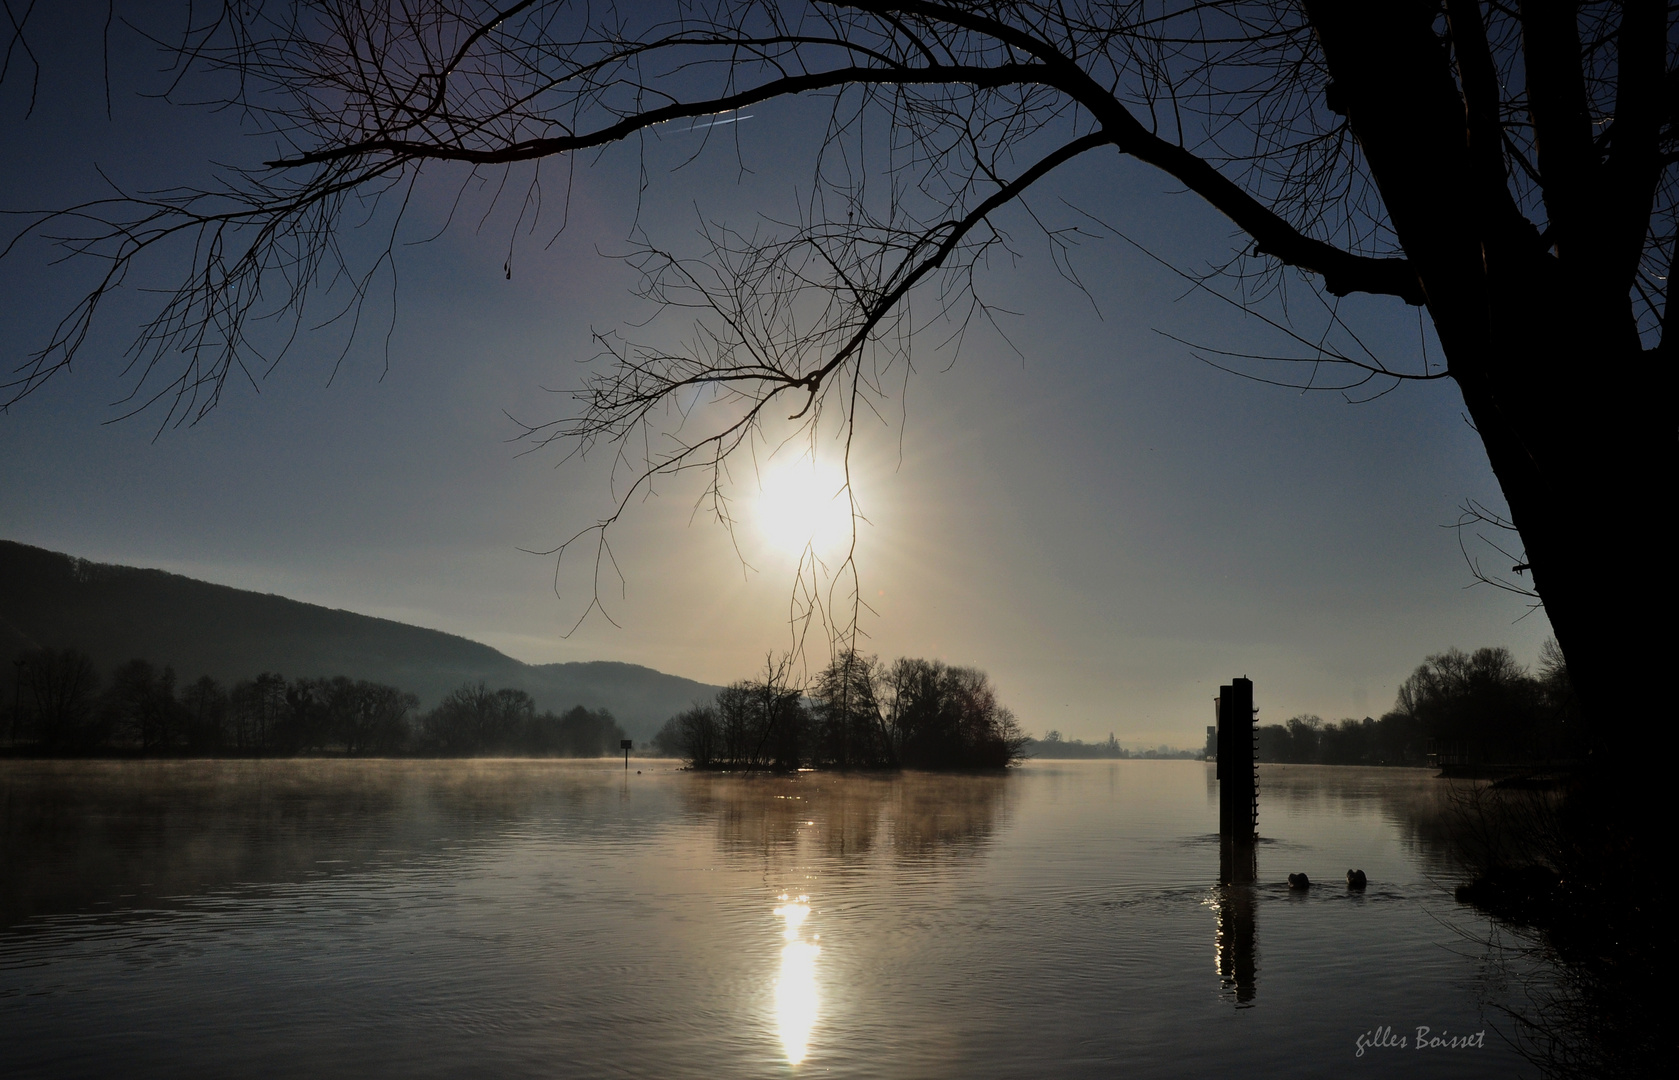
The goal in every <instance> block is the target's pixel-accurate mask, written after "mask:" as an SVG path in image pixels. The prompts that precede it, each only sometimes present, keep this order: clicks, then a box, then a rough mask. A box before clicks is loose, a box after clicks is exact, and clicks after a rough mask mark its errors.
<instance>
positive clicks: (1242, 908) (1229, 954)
mask: <svg viewBox="0 0 1679 1080" xmlns="http://www.w3.org/2000/svg"><path fill="white" fill-rule="evenodd" d="M1257 871H1258V866H1257V859H1256V857H1255V852H1254V847H1253V845H1252V844H1244V843H1242V842H1241V841H1239V840H1232V839H1229V838H1225V839H1223V840H1221V841H1220V843H1219V889H1218V975H1219V982H1220V983H1221V984H1222V985H1223V987H1224V989H1225V991H1226V992H1229V991H1231V990H1234V991H1235V993H1236V1007H1237V1008H1245V1007H1248V1006H1251V1005H1252V1004H1253V999H1254V993H1255V989H1256V980H1255V972H1256V968H1257V965H1256V964H1255V962H1254V939H1255V936H1256V930H1255V927H1254V895H1253V883H1254V881H1255V879H1256V878H1257V877H1258V873H1257Z"/></svg>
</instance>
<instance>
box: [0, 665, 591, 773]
mask: <svg viewBox="0 0 1679 1080" xmlns="http://www.w3.org/2000/svg"><path fill="white" fill-rule="evenodd" d="M13 671H14V675H15V678H14V683H13V687H12V695H11V700H10V701H8V702H5V703H4V706H3V707H4V708H5V710H6V712H7V714H8V715H7V716H6V723H5V724H4V726H3V727H0V733H3V734H4V736H5V737H7V738H8V739H9V741H10V744H11V746H12V747H13V748H14V750H28V751H33V752H37V753H49V754H99V753H125V754H133V753H137V754H207V755H215V754H229V755H288V754H345V755H399V754H411V755H421V756H439V757H466V756H472V755H483V754H506V755H514V756H533V757H599V756H601V755H602V754H608V753H612V752H614V751H616V750H617V749H618V746H619V740H621V739H623V738H624V732H623V729H622V728H621V727H619V725H618V722H617V720H615V719H614V718H613V716H612V714H611V713H610V712H608V711H607V710H605V709H599V710H590V709H586V708H584V707H583V706H581V705H579V706H576V707H574V708H572V709H571V710H570V711H568V712H566V713H563V714H556V713H553V712H551V711H544V712H538V711H537V709H536V703H535V701H534V700H533V699H532V698H531V696H530V695H529V694H528V693H526V692H525V691H523V690H516V689H511V688H503V689H499V690H492V689H490V688H489V687H488V686H486V685H485V684H484V683H482V682H479V683H466V684H463V685H462V686H460V687H459V688H457V689H456V690H454V691H452V692H451V693H449V694H448V695H447V696H445V697H444V698H443V700H442V701H441V702H439V703H438V704H437V706H436V707H435V708H433V709H431V710H429V711H425V712H422V711H421V710H420V700H419V698H418V697H416V696H415V695H414V694H411V693H408V692H407V691H404V690H402V689H400V688H398V687H395V686H388V685H385V684H383V683H375V682H369V681H367V680H365V679H351V678H349V677H348V676H344V675H335V676H330V677H324V678H301V677H300V678H291V679H288V678H286V677H285V676H283V675H279V674H275V673H273V672H263V673H262V674H259V675H256V676H253V677H251V678H247V679H241V680H239V681H237V682H235V683H234V684H233V685H232V686H225V685H223V684H222V683H221V682H219V681H217V680H216V679H213V678H211V677H210V676H208V675H204V676H201V677H200V678H199V679H197V680H196V681H194V682H191V683H187V684H186V685H184V686H183V685H180V683H179V680H178V679H177V676H176V674H175V669H174V668H173V667H171V666H169V665H167V664H165V665H162V666H159V665H157V664H154V663H152V662H151V661H148V660H142V659H135V660H129V661H127V662H126V663H123V664H120V665H118V666H117V667H116V668H115V669H114V670H113V671H112V672H111V673H110V676H109V677H108V678H104V679H102V678H101V677H100V674H99V672H98V670H97V668H96V667H95V666H94V663H93V660H92V659H91V658H90V657H89V656H88V655H87V654H86V653H85V652H82V651H81V650H79V649H74V648H62V649H57V648H43V649H35V650H31V651H29V652H25V653H23V654H21V655H19V656H18V657H17V658H16V659H15V660H14V661H13Z"/></svg>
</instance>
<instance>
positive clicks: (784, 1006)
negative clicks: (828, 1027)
mask: <svg viewBox="0 0 1679 1080" xmlns="http://www.w3.org/2000/svg"><path fill="white" fill-rule="evenodd" d="M780 900H781V906H780V907H777V908H776V909H775V914H776V917H777V918H779V919H781V920H782V923H783V925H782V930H781V936H782V939H783V940H784V941H785V942H786V944H785V945H783V946H782V947H781V972H780V974H779V975H778V976H777V977H776V980H775V1018H776V1024H777V1026H778V1027H779V1028H780V1029H781V1048H782V1050H784V1051H785V1052H786V1054H787V1061H788V1062H789V1063H790V1064H793V1065H797V1064H799V1062H801V1061H803V1060H804V1059H805V1049H806V1047H808V1046H809V1045H810V1032H811V1029H812V1028H814V1027H815V1026H816V1006H817V997H816V957H817V954H819V953H820V952H821V951H822V947H821V946H819V945H817V944H815V939H812V940H811V941H805V940H803V939H802V938H801V937H800V936H799V934H800V928H801V927H803V926H804V922H805V920H806V919H808V918H809V917H810V897H808V896H797V897H789V896H788V895H787V894H786V893H783V894H782V895H781V897H780Z"/></svg>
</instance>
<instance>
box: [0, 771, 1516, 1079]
mask: <svg viewBox="0 0 1679 1080" xmlns="http://www.w3.org/2000/svg"><path fill="white" fill-rule="evenodd" d="M631 766H632V767H631V769H630V771H628V772H627V773H626V772H625V771H624V769H623V766H622V763H621V762H548V761H471V762H445V761H314V762H305V761H260V762H249V761H239V762H233V761H220V762H75V763H67V762H26V761H11V762H0V1074H3V1075H5V1076H8V1077H75V1076H86V1077H113V1076H123V1077H165V1076H167V1077H183V1076H229V1077H232V1076H239V1077H245V1076H310V1077H317V1076H326V1077H336V1076H342V1077H384V1076H396V1077H402V1078H405V1080H408V1078H420V1077H443V1076H449V1077H456V1076H458V1077H526V1076H529V1077H545V1078H552V1077H568V1078H569V1077H619V1076H623V1077H657V1078H666V1077H708V1078H712V1077H796V1076H802V1075H809V1076H813V1077H814V1076H821V1077H870V1078H897V1077H905V1078H920V1077H929V1078H932V1077H962V1078H970V1077H1027V1076H1056V1077H1086V1076H1088V1077H1120V1076H1124V1077H1153V1076H1161V1077H1168V1076H1172V1077H1175V1076H1186V1077H1188V1076H1194V1077H1221V1076H1230V1077H1234V1076H1279V1077H1280V1076H1284V1075H1287V1076H1330V1075H1334V1076H1337V1077H1345V1076H1348V1075H1353V1076H1362V1075H1371V1076H1378V1075H1379V1076H1396V1075H1404V1076H1440V1077H1448V1076H1451V1077H1457V1076H1462V1077H1469V1076H1502V1075H1530V1074H1531V1071H1532V1070H1530V1069H1529V1068H1528V1067H1527V1065H1526V1063H1525V1062H1524V1060H1523V1059H1522V1058H1521V1057H1520V1056H1519V1055H1518V1054H1517V1053H1516V1052H1515V1051H1514V1050H1513V1049H1512V1048H1511V1046H1510V1044H1509V1043H1508V1042H1507V1041H1506V1038H1505V1036H1506V1035H1509V1034H1510V1033H1511V1031H1512V1028H1513V1027H1514V1026H1516V1025H1515V1022H1514V1021H1513V1020H1512V1019H1511V1017H1510V1014H1509V1012H1508V1010H1511V1009H1515V1010H1516V1011H1517V1012H1519V1011H1520V1008H1521V1005H1522V1000H1523V995H1524V993H1525V992H1526V991H1527V989H1528V988H1530V987H1531V984H1532V980H1533V979H1534V978H1542V977H1543V972H1538V973H1537V974H1536V973H1535V972H1534V971H1532V970H1524V969H1520V968H1519V965H1520V963H1521V960H1520V958H1519V957H1516V958H1512V954H1510V953H1509V952H1508V951H1507V950H1501V949H1499V948H1496V947H1492V946H1489V944H1488V942H1489V940H1494V939H1496V937H1497V934H1496V931H1495V930H1494V928H1492V927H1491V926H1490V925H1489V923H1488V922H1487V920H1486V919H1485V918H1484V917H1481V916H1478V915H1477V914H1476V913H1475V912H1474V911H1473V910H1472V909H1470V908H1467V907H1464V906H1462V905H1459V904H1458V903H1456V902H1455V901H1454V900H1453V899H1452V886H1453V885H1454V884H1456V882H1457V881H1458V875H1457V872H1456V871H1455V869H1454V868H1453V866H1452V865H1451V863H1450V862H1449V861H1448V856H1447V853H1446V848H1445V844H1444V834H1445V824H1446V822H1447V820H1448V817H1449V813H1450V807H1449V801H1450V800H1449V798H1448V788H1447V786H1446V782H1444V781H1439V780H1435V779H1433V778H1431V777H1430V776H1429V775H1428V774H1427V773H1426V772H1422V771H1420V770H1405V769H1349V768H1328V767H1310V766H1293V767H1291V766H1262V769H1261V778H1260V832H1261V836H1262V838H1263V839H1262V842H1261V843H1260V845H1259V847H1258V849H1257V867H1258V883H1257V884H1256V885H1253V886H1250V887H1238V888H1232V889H1224V888H1221V887H1220V886H1219V885H1218V881H1219V845H1218V842H1217V838H1216V836H1214V835H1213V834H1214V832H1215V830H1216V828H1217V820H1218V811H1217V782H1216V781H1215V780H1213V779H1212V772H1211V767H1210V766H1207V765H1204V764H1201V763H1199V762H1188V761H1077V762H1075V761H1067V762H1057V761H1038V762H1031V763H1028V764H1027V765H1025V766H1024V767H1022V768H1020V769H1018V770H1015V771H1013V772H1011V773H1009V774H1008V775H995V776H943V775H930V774H916V773H907V774H903V775H897V776H891V777H879V776H838V775H828V774H813V773H807V774H802V775H799V776H796V777H783V778H775V777H766V776H759V777H739V776H721V775H708V774H693V773H687V772H682V771H680V770H679V769H678V768H677V767H676V766H677V763H675V762H668V761H646V760H641V761H632V763H631ZM638 769H639V770H640V771H637V770H638ZM1349 867H1358V868H1361V869H1363V870H1364V871H1365V872H1366V873H1367V875H1368V876H1369V886H1368V888H1367V889H1366V890H1365V891H1364V892H1363V893H1362V894H1357V893H1350V892H1349V891H1348V890H1347V889H1346V887H1345V885H1344V880H1345V872H1346V870H1347V869H1348V868H1349ZM1296 871H1303V872H1305V873H1307V874H1309V875H1310V876H1311V878H1312V880H1313V881H1314V882H1315V883H1316V884H1315V885H1314V887H1313V888H1311V889H1310V890H1307V891H1306V892H1305V893H1303V894H1302V893H1299V892H1291V891H1290V890H1289V889H1288V887H1287V885H1286V883H1285V879H1286V877H1287V875H1288V874H1289V873H1290V872H1296ZM1421 1026H1426V1027H1428V1028H1429V1029H1430V1031H1429V1033H1428V1035H1429V1037H1431V1038H1433V1037H1438V1036H1441V1035H1445V1036H1446V1037H1447V1038H1448V1039H1449V1038H1451V1037H1455V1036H1465V1035H1468V1036H1473V1035H1474V1034H1475V1033H1476V1032H1484V1035H1483V1036H1482V1037H1481V1039H1480V1042H1481V1043H1482V1045H1480V1046H1473V1045H1472V1046H1468V1047H1459V1048H1456V1049H1453V1048H1451V1047H1449V1046H1433V1045H1428V1046H1424V1047H1422V1048H1418V1047H1417V1046H1416V1045H1415V1044H1416V1035H1417V1029H1418V1028H1419V1027H1421ZM1383 1028H1391V1037H1390V1038H1384V1036H1383V1034H1382V1032H1381V1031H1380V1030H1379V1029H1383ZM1361 1036H1364V1037H1365V1039H1364V1040H1363V1041H1364V1042H1365V1043H1367V1044H1368V1043H1369V1042H1370V1041H1371V1040H1372V1038H1374V1040H1375V1041H1376V1042H1377V1043H1378V1045H1375V1046H1367V1048H1365V1049H1364V1050H1363V1053H1362V1054H1360V1053H1359V1052H1358V1051H1359V1049H1360V1045H1359V1044H1360V1037H1361ZM1401 1037H1403V1038H1405V1039H1406V1040H1407V1044H1406V1045H1405V1046H1404V1047H1400V1046H1397V1045H1380V1044H1381V1043H1383V1042H1392V1043H1397V1041H1398V1039H1399V1038H1401Z"/></svg>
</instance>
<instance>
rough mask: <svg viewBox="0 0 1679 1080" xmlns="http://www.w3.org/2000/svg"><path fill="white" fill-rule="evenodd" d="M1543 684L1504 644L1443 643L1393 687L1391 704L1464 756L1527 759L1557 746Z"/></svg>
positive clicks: (1549, 753) (1546, 753)
mask: <svg viewBox="0 0 1679 1080" xmlns="http://www.w3.org/2000/svg"><path fill="white" fill-rule="evenodd" d="M1543 695H1544V690H1543V687H1541V685H1540V684H1539V682H1538V681H1537V680H1535V679H1534V678H1533V677H1532V676H1530V675H1529V674H1528V672H1527V670H1526V669H1525V668H1523V667H1522V666H1521V665H1520V664H1518V663H1516V660H1515V657H1513V656H1511V655H1510V651H1509V650H1508V649H1503V648H1486V649H1476V650H1475V651H1474V652H1473V653H1465V652H1463V651H1462V650H1461V649H1447V650H1446V651H1445V652H1442V653H1436V654H1434V655H1433V656H1429V657H1427V658H1425V659H1424V660H1423V662H1422V664H1421V665H1420V666H1419V667H1418V668H1417V669H1416V671H1414V672H1412V674H1411V677H1410V678H1408V679H1406V680H1405V682H1404V683H1403V684H1401V685H1400V687H1399V700H1398V703H1397V704H1396V706H1395V708H1396V709H1397V711H1399V712H1402V713H1404V714H1405V715H1407V716H1409V717H1411V718H1412V719H1413V720H1415V721H1416V722H1417V724H1418V725H1419V726H1420V727H1421V728H1422V730H1423V731H1424V732H1425V733H1426V734H1427V736H1428V737H1429V738H1431V739H1434V740H1436V741H1437V742H1438V743H1439V744H1440V747H1441V749H1442V750H1444V751H1447V752H1451V753H1455V754H1458V755H1461V756H1463V757H1465V758H1467V759H1468V760H1471V761H1478V762H1486V761H1497V760H1501V759H1502V760H1507V761H1508V760H1515V761H1522V760H1533V759H1537V758H1541V757H1549V756H1553V755H1555V754H1556V752H1557V749H1558V748H1557V746H1556V736H1557V734H1558V733H1557V731H1556V730H1555V727H1554V725H1552V724H1549V723H1547V722H1546V721H1547V720H1548V719H1549V718H1548V717H1547V716H1546V715H1545V709H1544V701H1543Z"/></svg>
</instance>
